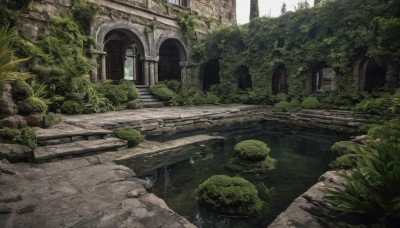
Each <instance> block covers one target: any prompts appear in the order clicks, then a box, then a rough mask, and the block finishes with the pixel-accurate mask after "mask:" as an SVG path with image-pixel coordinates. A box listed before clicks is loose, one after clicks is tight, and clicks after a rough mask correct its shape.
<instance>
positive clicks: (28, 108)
mask: <svg viewBox="0 0 400 228" xmlns="http://www.w3.org/2000/svg"><path fill="white" fill-rule="evenodd" d="M18 111H19V112H21V113H28V114H29V113H34V112H39V113H45V112H46V111H47V105H46V103H44V102H43V101H42V100H41V99H40V98H37V97H30V98H27V99H25V100H23V101H20V102H18Z"/></svg>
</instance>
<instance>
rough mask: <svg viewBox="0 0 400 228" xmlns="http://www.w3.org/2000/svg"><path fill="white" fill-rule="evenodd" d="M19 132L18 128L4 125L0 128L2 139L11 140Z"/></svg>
mask: <svg viewBox="0 0 400 228" xmlns="http://www.w3.org/2000/svg"><path fill="white" fill-rule="evenodd" d="M20 133H21V131H20V130H19V129H15V128H8V127H5V128H2V129H0V138H1V139H2V141H5V142H11V141H12V140H13V139H14V138H15V137H16V136H17V135H19V134H20Z"/></svg>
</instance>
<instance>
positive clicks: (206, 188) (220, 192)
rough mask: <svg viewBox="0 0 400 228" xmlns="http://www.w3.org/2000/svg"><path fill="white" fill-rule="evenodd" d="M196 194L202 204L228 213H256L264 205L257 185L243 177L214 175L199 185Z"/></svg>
mask: <svg viewBox="0 0 400 228" xmlns="http://www.w3.org/2000/svg"><path fill="white" fill-rule="evenodd" d="M196 196H197V200H198V201H199V203H200V204H201V205H204V206H206V207H207V208H209V209H210V210H212V211H215V212H217V213H223V214H228V215H255V214H258V213H260V212H261V210H262V209H263V207H264V203H263V202H262V201H261V199H260V198H259V197H258V191H257V189H256V187H255V186H254V185H253V184H251V183H250V182H249V181H247V180H245V179H243V178H241V177H228V176H224V175H215V176H212V177H210V178H209V179H207V180H206V181H204V182H203V183H202V184H200V185H199V187H198V188H197V190H196Z"/></svg>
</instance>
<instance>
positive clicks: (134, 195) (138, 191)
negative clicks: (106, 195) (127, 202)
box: [126, 189, 146, 198]
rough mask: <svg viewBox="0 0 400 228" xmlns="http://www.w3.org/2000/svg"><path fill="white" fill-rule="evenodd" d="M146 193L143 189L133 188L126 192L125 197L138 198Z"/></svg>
mask: <svg viewBox="0 0 400 228" xmlns="http://www.w3.org/2000/svg"><path fill="white" fill-rule="evenodd" d="M145 193H146V190H144V189H133V190H131V191H129V192H127V193H126V197H128V198H138V197H140V196H142V195H144V194H145Z"/></svg>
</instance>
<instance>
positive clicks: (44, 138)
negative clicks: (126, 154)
mask: <svg viewBox="0 0 400 228" xmlns="http://www.w3.org/2000/svg"><path fill="white" fill-rule="evenodd" d="M36 135H37V140H38V148H36V149H35V150H34V151H33V155H34V160H35V161H36V162H43V161H48V160H56V159H62V158H69V157H74V156H77V155H86V154H89V153H96V152H100V151H115V150H118V149H121V148H125V147H126V146H127V142H126V141H125V140H121V139H117V138H114V137H112V131H110V130H105V129H102V128H100V127H96V126H93V125H89V124H79V125H78V124H67V123H60V124H58V125H56V126H55V127H53V128H46V129H39V130H38V131H37V132H36Z"/></svg>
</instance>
